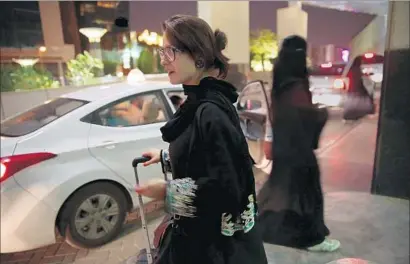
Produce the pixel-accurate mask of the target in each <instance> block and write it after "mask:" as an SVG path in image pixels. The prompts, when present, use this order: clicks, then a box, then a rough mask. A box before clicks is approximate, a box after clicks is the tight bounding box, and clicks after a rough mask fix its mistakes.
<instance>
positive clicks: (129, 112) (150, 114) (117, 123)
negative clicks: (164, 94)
mask: <svg viewBox="0 0 410 264" xmlns="http://www.w3.org/2000/svg"><path fill="white" fill-rule="evenodd" d="M95 117H96V119H97V120H94V122H93V123H95V124H97V125H103V126H109V127H129V126H139V125H147V124H154V123H159V122H165V121H166V120H167V117H166V110H165V105H164V101H163V100H162V99H161V97H159V96H158V94H157V93H149V94H139V95H135V96H132V97H127V98H126V99H124V100H121V101H117V102H115V103H114V104H110V105H109V106H107V107H104V108H103V109H100V110H98V112H97V113H96V115H95Z"/></svg>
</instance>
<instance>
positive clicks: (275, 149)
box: [258, 36, 340, 252]
mask: <svg viewBox="0 0 410 264" xmlns="http://www.w3.org/2000/svg"><path fill="white" fill-rule="evenodd" d="M306 50H307V44H306V41H305V40H304V39H303V38H301V37H298V36H290V37H288V38H286V39H285V40H284V41H283V44H282V48H281V51H280V52H279V58H278V60H277V62H276V63H275V67H274V72H273V88H272V104H271V119H272V120H271V122H270V123H271V127H270V129H271V130H270V133H272V137H266V139H265V140H269V139H271V141H272V144H271V148H269V147H268V148H266V147H265V151H268V152H269V151H270V152H271V153H266V154H267V155H266V156H267V157H271V158H272V159H273V165H272V171H271V174H270V177H269V179H268V180H267V182H266V183H265V184H264V186H263V187H262V189H261V191H260V193H259V195H258V203H259V211H260V217H259V223H260V228H261V229H262V233H263V234H264V241H265V242H268V243H272V244H277V245H282V246H288V247H295V248H302V249H308V250H311V251H324V252H331V251H335V250H337V249H338V248H339V247H340V242H339V241H337V240H333V239H328V238H326V236H328V235H329V230H328V228H327V227H326V225H325V223H324V212H323V194H322V188H321V184H320V171H319V166H318V162H317V159H316V156H315V153H314V149H315V148H317V145H318V140H319V136H320V133H321V130H322V128H323V127H324V125H325V123H326V120H327V112H326V111H323V110H319V109H317V108H315V107H314V105H313V104H312V100H311V93H310V91H309V79H308V73H307V67H306ZM268 133H269V129H268Z"/></svg>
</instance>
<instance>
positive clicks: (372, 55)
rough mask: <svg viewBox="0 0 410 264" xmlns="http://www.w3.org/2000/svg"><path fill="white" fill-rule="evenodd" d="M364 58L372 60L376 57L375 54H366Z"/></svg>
mask: <svg viewBox="0 0 410 264" xmlns="http://www.w3.org/2000/svg"><path fill="white" fill-rule="evenodd" d="M364 57H365V58H366V59H371V58H373V57H374V53H365V54H364Z"/></svg>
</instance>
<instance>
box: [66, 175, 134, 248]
mask: <svg viewBox="0 0 410 264" xmlns="http://www.w3.org/2000/svg"><path fill="white" fill-rule="evenodd" d="M127 208H128V207H127V199H126V196H125V194H124V193H123V192H122V190H121V189H120V188H118V187H117V186H115V185H114V184H111V183H107V182H98V183H94V184H90V185H87V186H85V187H83V188H81V189H79V190H78V191H76V192H75V193H74V194H73V196H72V197H71V198H70V199H69V200H68V201H67V202H66V203H65V204H64V207H63V211H62V213H61V217H60V223H58V224H59V228H60V230H61V231H63V232H62V235H63V236H64V237H65V240H66V242H67V243H68V244H69V245H71V246H73V247H76V248H95V247H99V246H102V245H104V244H106V243H108V242H110V241H112V240H113V239H114V238H115V237H116V236H118V235H119V233H120V232H121V230H122V227H123V225H124V222H125V217H126V214H127ZM102 223H104V224H102Z"/></svg>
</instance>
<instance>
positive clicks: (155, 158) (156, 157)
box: [142, 149, 161, 167]
mask: <svg viewBox="0 0 410 264" xmlns="http://www.w3.org/2000/svg"><path fill="white" fill-rule="evenodd" d="M142 156H143V157H146V158H150V160H149V161H146V162H144V163H143V165H144V167H145V166H149V165H151V164H155V163H158V162H160V161H161V150H160V149H151V150H150V151H147V152H144V153H142Z"/></svg>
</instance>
